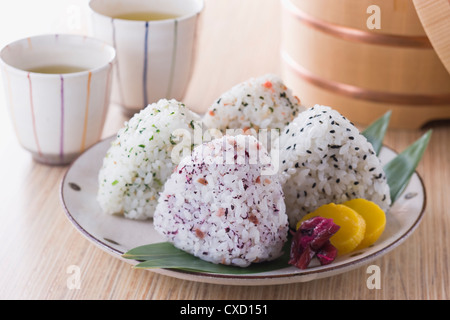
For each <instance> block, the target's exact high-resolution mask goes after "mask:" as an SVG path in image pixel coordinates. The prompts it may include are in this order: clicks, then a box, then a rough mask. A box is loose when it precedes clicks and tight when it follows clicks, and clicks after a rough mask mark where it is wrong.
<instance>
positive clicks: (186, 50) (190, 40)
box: [89, 0, 204, 116]
mask: <svg viewBox="0 0 450 320" xmlns="http://www.w3.org/2000/svg"><path fill="white" fill-rule="evenodd" d="M89 6H90V8H91V11H92V19H91V22H92V25H91V28H92V33H93V35H94V36H95V37H97V38H99V39H101V40H103V41H106V42H107V43H109V44H110V45H112V46H113V47H114V48H115V49H116V51H117V67H116V69H115V77H114V81H113V92H112V100H113V102H115V103H117V104H119V105H121V106H122V107H123V108H124V111H125V113H126V114H127V115H129V116H131V115H133V114H134V113H136V112H138V111H139V110H141V109H143V108H144V107H146V106H147V105H148V104H150V103H153V102H157V101H158V100H159V99H162V98H167V99H177V100H179V101H180V100H182V99H183V97H184V95H185V92H186V90H187V87H188V84H189V80H190V78H191V74H192V69H193V64H194V61H195V47H196V30H197V21H198V19H199V14H200V12H201V11H202V10H203V6H204V1H203V0H91V1H90V4H89ZM155 15H156V16H155Z"/></svg>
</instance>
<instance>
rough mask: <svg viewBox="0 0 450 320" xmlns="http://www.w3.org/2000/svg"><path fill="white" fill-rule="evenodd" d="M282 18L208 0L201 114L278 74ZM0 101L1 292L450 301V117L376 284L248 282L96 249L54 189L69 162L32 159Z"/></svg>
mask: <svg viewBox="0 0 450 320" xmlns="http://www.w3.org/2000/svg"><path fill="white" fill-rule="evenodd" d="M44 9H45V8H43V9H42V10H44ZM45 10H46V9H45ZM11 14H12V13H11ZM15 14H16V15H17V16H18V15H20V13H15ZM279 22H280V4H279V1H277V0H244V1H242V0H207V1H206V8H205V11H204V13H203V16H202V24H201V26H200V30H199V31H200V33H199V36H200V37H199V49H198V61H197V64H196V68H195V71H194V74H193V78H192V82H191V84H190V87H189V90H188V92H187V95H186V97H185V99H184V102H185V103H186V104H187V105H188V106H190V107H192V108H193V109H194V110H196V111H203V110H205V108H207V106H208V105H209V104H210V103H212V102H213V101H214V100H215V99H216V98H217V97H218V96H219V95H220V94H221V93H223V92H224V91H226V90H228V89H229V88H230V87H231V86H232V85H234V84H236V83H238V82H240V81H243V80H246V79H248V78H250V77H254V76H259V75H262V74H265V73H268V72H273V73H279V72H280V69H281V68H280V58H279V38H280V37H279V32H280V24H279ZM30 28H31V27H30ZM2 32H3V31H2ZM2 36H3V35H2ZM296 94H299V95H301V93H296ZM0 103H1V105H0V109H1V110H2V111H1V113H0V116H1V117H0V118H1V120H0V121H1V123H0V124H1V127H2V129H1V130H2V131H0V133H1V138H0V177H1V184H0V243H1V245H0V298H1V299H154V300H160V299H197V300H202V299H221V300H222V299H251V300H253V299H255V300H256V299H258V300H259V299H260V300H266V299H282V300H288V299H289V300H290V299H389V300H391V299H442V300H445V299H449V298H450V273H449V269H450V246H449V242H450V241H449V240H450V213H449V211H448V208H449V207H450V197H449V194H450V187H449V181H450V147H449V141H450V125H449V123H448V122H440V123H434V124H433V125H431V126H429V128H432V129H433V136H432V139H431V142H430V144H429V147H428V149H427V152H426V154H425V156H424V158H423V160H422V162H421V163H420V165H419V167H418V169H417V171H418V173H419V174H420V176H421V177H422V178H423V181H424V184H425V187H426V191H427V207H426V212H425V215H424V218H423V220H422V222H421V224H420V225H419V227H418V228H417V229H416V231H415V232H414V233H413V234H412V235H411V236H410V237H409V238H408V239H407V241H405V242H404V243H402V244H401V245H400V246H399V247H397V248H396V249H395V250H393V251H391V252H390V253H388V254H387V255H385V256H383V257H381V258H378V259H377V260H375V261H374V262H372V263H371V264H375V265H377V266H379V267H380V271H381V288H380V289H369V288H368V287H367V285H366V281H367V278H368V276H369V275H368V273H367V272H366V271H367V270H366V268H367V266H362V267H360V268H358V269H356V270H353V271H350V272H346V273H343V274H340V275H337V276H333V277H329V278H325V279H319V280H313V281H310V282H304V283H292V284H287V285H274V286H264V287H261V286H247V287H246V286H228V285H216V284H208V283H199V282H192V281H187V280H179V279H175V278H171V277H168V276H164V275H159V274H157V273H154V272H151V271H147V270H136V269H132V268H131V267H130V265H129V264H127V263H125V262H123V261H120V260H118V259H116V258H114V257H112V256H111V255H109V254H108V253H106V252H104V251H102V250H101V249H99V248H97V247H96V246H94V245H93V244H92V243H91V242H89V241H88V240H87V239H86V238H84V237H83V236H82V235H81V234H80V233H79V232H78V231H77V230H76V229H75V228H74V227H73V225H72V224H71V223H70V222H69V220H68V219H67V218H66V216H65V213H64V211H63V208H62V206H61V203H60V199H59V191H60V190H59V187H60V182H61V179H62V177H63V175H64V173H65V172H66V170H67V167H50V166H45V165H41V164H38V163H35V162H33V160H32V159H31V157H30V155H29V154H28V153H27V152H26V151H24V150H23V149H22V148H21V147H20V146H19V145H18V143H17V140H16V138H15V136H14V133H13V131H12V129H11V126H10V123H9V120H8V119H7V113H6V112H5V109H6V106H5V99H3V100H1V101H0ZM124 120H125V118H124V117H123V116H122V114H121V112H120V109H119V107H118V106H116V105H111V108H110V112H109V114H108V118H107V123H106V127H105V131H104V137H107V136H110V135H112V134H114V133H115V132H116V131H117V130H118V128H120V126H121V125H122V124H123V121H124ZM424 132H425V129H422V130H414V131H406V130H392V129H390V130H389V131H388V133H387V137H386V140H385V143H386V144H387V145H388V146H390V147H392V148H394V149H395V150H402V149H403V148H405V147H406V146H407V145H409V144H410V143H412V142H413V141H415V140H416V139H417V138H419V137H420V136H421V135H422V134H423V133H424ZM70 266H77V267H78V268H79V270H80V281H81V282H80V287H79V288H78V289H76V288H75V289H74V288H71V287H70V285H68V279H69V277H70V276H71V273H70V269H68V268H70Z"/></svg>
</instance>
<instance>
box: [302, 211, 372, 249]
mask: <svg viewBox="0 0 450 320" xmlns="http://www.w3.org/2000/svg"><path fill="white" fill-rule="evenodd" d="M317 216H320V217H323V218H328V219H333V222H334V223H335V224H337V225H338V226H340V229H339V230H338V231H337V232H336V233H335V234H334V235H333V236H332V237H331V238H330V242H331V244H332V245H333V246H335V247H336V249H337V250H338V255H344V254H346V253H349V252H351V251H353V250H354V249H355V248H356V247H357V246H358V245H359V244H360V243H361V241H362V240H363V238H364V234H365V232H366V222H365V220H364V218H363V217H362V216H361V215H360V214H358V213H357V212H356V211H355V210H353V209H352V208H350V207H348V206H344V205H341V204H334V203H330V204H325V205H323V206H321V207H319V208H318V209H316V210H315V211H313V212H311V213H309V214H307V215H305V216H304V217H303V218H302V219H301V220H300V221H299V222H298V223H297V229H298V228H299V227H300V225H301V223H302V222H303V221H306V220H308V219H311V218H313V217H317Z"/></svg>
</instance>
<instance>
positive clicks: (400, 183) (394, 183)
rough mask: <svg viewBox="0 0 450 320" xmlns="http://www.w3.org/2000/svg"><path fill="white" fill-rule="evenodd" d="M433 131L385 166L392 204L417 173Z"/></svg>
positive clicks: (428, 132)
mask: <svg viewBox="0 0 450 320" xmlns="http://www.w3.org/2000/svg"><path fill="white" fill-rule="evenodd" d="M431 133H432V130H429V131H427V132H426V133H425V134H424V135H423V136H422V137H421V138H419V139H418V140H417V141H416V142H414V143H413V144H412V145H410V146H409V147H408V148H406V149H405V150H404V151H403V152H402V153H400V154H399V155H397V156H396V157H395V158H394V159H392V160H391V161H389V162H388V163H387V164H386V165H385V166H384V172H385V173H386V177H387V183H388V185H389V188H390V192H391V200H392V203H394V202H395V200H397V198H398V197H399V196H400V195H401V194H402V192H403V190H404V189H405V188H406V186H407V185H408V182H409V180H410V179H411V176H412V175H413V173H414V172H415V170H416V168H417V165H418V164H419V162H420V160H421V159H422V156H423V154H424V152H425V150H426V148H427V145H428V142H429V141H430V138H431Z"/></svg>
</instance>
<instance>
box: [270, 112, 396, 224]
mask: <svg viewBox="0 0 450 320" xmlns="http://www.w3.org/2000/svg"><path fill="white" fill-rule="evenodd" d="M278 154H279V163H280V172H281V175H282V178H281V179H282V183H283V189H284V193H285V199H286V207H287V212H288V215H289V222H290V225H291V227H294V226H295V224H296V223H297V221H298V220H300V219H301V218H302V217H303V216H304V215H306V214H308V213H310V212H312V211H314V210H315V209H317V208H318V207H320V206H321V205H324V204H328V203H331V202H333V203H337V204H339V203H343V202H345V201H347V200H350V199H355V198H365V199H367V200H370V201H373V202H375V203H376V204H377V205H378V206H380V207H381V209H383V210H384V211H385V212H386V211H388V209H389V207H390V204H391V198H390V191H389V185H388V184H387V179H386V175H385V173H384V171H383V167H382V164H381V162H380V160H379V158H378V156H377V155H376V154H375V151H374V149H373V147H372V145H371V144H370V142H368V141H367V139H366V138H365V137H364V136H363V135H362V134H361V133H360V132H359V130H358V129H357V128H356V127H355V126H354V125H353V124H352V123H351V122H350V121H349V120H348V119H346V118H345V117H344V116H342V115H341V114H340V113H339V112H337V111H336V110H333V109H331V108H330V107H327V106H320V105H316V106H314V107H312V108H310V109H308V110H306V111H304V112H303V113H301V114H300V115H299V116H298V117H297V118H296V119H295V120H294V121H292V122H291V123H290V124H289V125H288V126H286V128H285V129H284V130H283V132H282V133H281V135H280V140H279V153H278Z"/></svg>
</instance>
